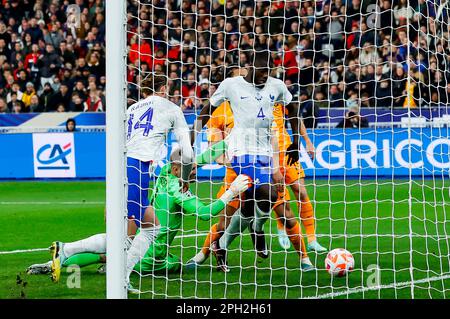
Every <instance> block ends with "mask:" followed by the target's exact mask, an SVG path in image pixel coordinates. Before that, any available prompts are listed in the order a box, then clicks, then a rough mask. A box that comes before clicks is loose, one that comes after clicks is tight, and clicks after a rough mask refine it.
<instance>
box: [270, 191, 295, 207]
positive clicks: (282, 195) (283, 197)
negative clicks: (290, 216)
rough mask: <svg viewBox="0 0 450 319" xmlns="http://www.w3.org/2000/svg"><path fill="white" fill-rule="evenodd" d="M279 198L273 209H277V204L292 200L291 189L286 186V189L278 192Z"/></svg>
mask: <svg viewBox="0 0 450 319" xmlns="http://www.w3.org/2000/svg"><path fill="white" fill-rule="evenodd" d="M277 193H278V198H277V201H276V202H275V204H274V205H273V207H272V209H275V208H276V207H277V206H280V205H281V204H283V203H284V202H289V201H290V200H291V195H289V190H288V189H287V187H286V186H285V187H284V190H283V191H282V192H277Z"/></svg>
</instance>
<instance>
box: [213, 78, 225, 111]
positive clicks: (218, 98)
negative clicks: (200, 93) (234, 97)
mask: <svg viewBox="0 0 450 319" xmlns="http://www.w3.org/2000/svg"><path fill="white" fill-rule="evenodd" d="M227 91H228V81H227V80H223V81H222V83H220V85H219V87H218V88H217V90H216V91H215V92H214V94H213V95H212V96H211V97H210V99H209V103H211V105H212V106H219V105H220V104H221V103H223V102H225V101H226V100H228V92H227Z"/></svg>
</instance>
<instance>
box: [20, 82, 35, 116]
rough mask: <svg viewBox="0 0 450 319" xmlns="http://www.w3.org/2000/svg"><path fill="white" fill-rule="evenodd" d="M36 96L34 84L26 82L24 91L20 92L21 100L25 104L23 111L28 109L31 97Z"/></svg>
mask: <svg viewBox="0 0 450 319" xmlns="http://www.w3.org/2000/svg"><path fill="white" fill-rule="evenodd" d="M33 96H36V91H35V90H34V84H33V83H32V82H28V83H27V85H26V89H25V92H24V93H23V94H22V102H23V104H24V106H25V112H28V111H29V110H30V104H31V98H32V97H33Z"/></svg>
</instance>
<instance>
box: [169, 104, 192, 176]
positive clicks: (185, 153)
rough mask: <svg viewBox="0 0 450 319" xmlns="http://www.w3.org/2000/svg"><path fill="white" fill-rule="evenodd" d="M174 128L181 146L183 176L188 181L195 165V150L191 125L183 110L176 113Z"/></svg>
mask: <svg viewBox="0 0 450 319" xmlns="http://www.w3.org/2000/svg"><path fill="white" fill-rule="evenodd" d="M173 128H174V133H175V136H176V139H177V141H178V143H179V144H180V148H181V164H182V167H181V178H182V179H183V181H187V180H189V176H190V175H191V171H192V166H193V165H194V151H193V150H192V145H191V137H190V134H189V126H188V125H187V123H186V119H185V118H184V115H183V112H182V111H181V110H179V112H177V114H176V117H175V121H174V125H173Z"/></svg>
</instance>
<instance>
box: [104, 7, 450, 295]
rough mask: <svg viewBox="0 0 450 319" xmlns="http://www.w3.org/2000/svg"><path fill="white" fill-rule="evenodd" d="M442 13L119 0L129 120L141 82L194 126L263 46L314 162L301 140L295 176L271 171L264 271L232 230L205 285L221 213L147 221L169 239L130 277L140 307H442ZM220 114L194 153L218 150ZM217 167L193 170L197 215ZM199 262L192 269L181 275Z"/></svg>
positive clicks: (445, 170) (445, 271)
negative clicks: (274, 303) (417, 301)
mask: <svg viewBox="0 0 450 319" xmlns="http://www.w3.org/2000/svg"><path fill="white" fill-rule="evenodd" d="M449 8H450V6H449V3H447V0H438V1H430V0H380V1H376V0H373V1H371V0H348V1H344V0H318V1H289V0H287V1H257V0H256V1H237V0H229V1H223V0H222V1H220V0H219V1H216V0H212V1H206V0H198V1H195V0H191V1H162V0H155V1H137V0H129V1H127V9H126V10H127V12H126V17H127V31H126V34H127V49H128V50H127V54H128V56H127V69H126V78H127V101H128V103H127V104H128V105H127V106H130V105H131V104H133V103H134V102H136V101H138V100H140V99H141V98H142V95H141V93H142V92H141V86H140V83H141V81H142V80H143V79H144V78H146V77H147V76H148V75H149V74H153V73H159V74H163V75H165V76H166V77H167V81H168V82H167V83H168V98H169V99H170V100H171V101H172V102H173V103H175V104H177V105H179V106H180V108H181V109H182V110H183V112H184V115H185V118H186V120H187V122H188V124H189V125H193V124H194V121H195V119H196V117H197V115H198V113H199V112H200V110H201V109H202V107H203V106H204V105H206V104H207V103H209V100H208V99H209V97H210V96H211V95H212V94H213V93H214V92H215V90H217V87H218V85H219V84H220V83H221V82H222V81H223V80H224V79H225V78H227V77H231V76H236V75H238V73H239V74H241V75H243V76H245V75H246V74H247V72H248V69H249V67H250V66H252V63H253V60H252V55H253V54H254V52H257V51H258V50H263V49H267V48H268V49H269V50H270V52H271V57H272V60H273V64H272V68H271V76H272V77H274V78H277V79H280V80H282V81H283V82H284V83H285V84H286V86H287V88H288V90H289V92H290V93H291V94H292V96H293V99H292V102H291V103H292V104H295V105H296V106H297V107H298V109H299V114H300V116H301V118H302V120H303V123H304V125H305V127H306V132H307V136H309V139H310V141H311V145H313V146H314V149H315V151H314V152H312V148H311V145H309V143H307V142H308V140H307V139H306V138H305V136H300V138H299V141H300V142H301V144H302V145H301V151H300V160H299V163H300V164H301V168H300V167H298V168H294V170H293V171H290V170H288V169H285V170H284V171H283V172H282V175H283V178H284V180H285V182H286V189H287V193H286V194H285V199H284V203H283V204H282V205H281V207H282V209H280V208H279V209H278V210H277V212H274V211H272V213H271V214H270V218H269V220H268V221H267V222H266V223H265V225H264V228H263V229H264V232H265V234H266V244H267V248H268V253H269V254H268V258H267V259H261V258H260V257H259V256H258V254H257V253H256V251H255V248H254V246H253V244H252V240H251V236H250V233H249V230H248V229H245V230H244V231H243V234H242V235H240V236H238V237H236V239H235V240H234V241H233V242H232V244H231V245H230V246H229V248H228V267H229V270H230V271H229V272H228V273H223V272H221V271H217V268H216V259H215V258H214V256H213V254H212V253H210V250H209V249H208V248H209V245H207V244H208V243H207V244H205V240H206V238H207V236H208V233H209V232H211V231H212V233H214V232H219V230H220V229H221V227H224V226H223V224H224V223H225V224H226V222H227V220H225V221H224V220H223V219H221V218H220V216H221V215H222V214H225V211H224V212H223V213H220V214H219V215H218V216H216V217H212V218H211V219H210V220H207V221H206V220H203V219H201V218H199V217H198V216H197V215H196V214H195V213H194V214H190V213H187V212H185V211H184V210H182V209H181V208H178V209H175V210H174V211H167V212H165V213H164V214H163V213H159V214H160V215H158V218H159V219H160V222H161V224H162V227H163V228H164V227H166V228H167V229H166V231H168V232H170V235H168V236H166V237H165V238H160V240H159V243H158V245H157V246H156V247H155V246H151V247H150V250H149V252H150V253H147V255H146V256H145V257H144V259H143V261H142V262H141V263H139V264H138V266H136V267H135V270H134V272H133V273H132V276H131V282H132V284H133V286H134V287H135V288H137V289H139V291H140V293H139V295H138V297H140V298H447V297H449V290H450V255H449V254H450V238H449V233H450V223H449V220H450V216H449V213H450V206H449V200H450V198H449V187H450V181H449V168H450V157H449V154H450V139H449V136H450V135H449V133H450V132H449V124H450V113H449V101H450V100H449V99H450V67H449V65H450V52H449V49H450V48H449V44H450V42H449V41H450V40H449V38H450V28H449V13H450V12H449V10H450V9H449ZM108 45H111V43H108ZM109 67H111V66H109ZM236 70H237V71H236ZM280 107H281V106H280ZM276 108H277V106H275V107H274V110H275V109H276ZM124 111H125V110H124ZM280 112H282V114H283V115H282V116H281V117H279V118H278V120H281V121H283V123H284V124H282V127H283V126H284V128H286V132H288V134H292V130H291V127H290V121H289V118H288V115H287V111H286V114H284V112H285V110H284V109H281V111H280ZM226 114H228V113H226ZM226 114H225V115H223V116H222V117H221V118H216V119H214V118H213V117H211V118H210V122H209V123H208V125H207V127H206V126H205V128H203V130H202V132H200V133H199V134H198V135H197V138H196V143H195V145H194V148H195V152H196V154H199V153H201V152H202V151H205V150H206V149H207V148H208V146H210V145H212V144H214V143H217V142H218V141H220V140H221V139H223V138H224V137H226V136H227V134H228V133H229V131H230V130H231V129H232V123H231V124H230V122H232V121H233V119H232V114H231V115H230V114H228V115H226ZM220 121H222V122H221V124H220ZM213 122H219V124H217V123H216V124H217V125H216V124H214V123H213ZM220 125H222V127H224V128H225V129H224V130H223V131H222V130H220ZM276 125H277V124H274V127H275V126H276ZM217 127H219V129H218V130H217ZM279 128H280V127H279ZM214 129H215V130H214ZM255 129H256V128H255ZM277 133H279V131H276V130H272V135H273V137H274V139H280V137H279V136H278V135H277ZM168 138H169V142H168V145H167V149H166V150H161V152H162V153H164V154H167V156H166V158H167V159H168V155H169V154H170V152H171V150H172V149H173V146H174V144H173V143H172V142H173V141H174V137H173V136H172V135H171V134H169V136H168ZM244 138H245V136H243V139H244ZM284 138H285V139H289V143H290V141H291V140H290V138H289V137H284ZM287 145H289V144H287ZM278 152H279V153H280V154H281V155H282V154H283V148H282V147H281V146H280V147H279V149H278ZM312 155H314V156H312ZM227 160H228V159H227V158H226V156H221V157H219V158H218V159H217V160H216V161H214V162H212V163H210V164H207V165H204V166H202V167H198V169H197V175H196V179H195V181H193V182H191V183H190V190H191V192H192V193H193V194H196V195H197V196H198V197H199V199H200V200H201V201H203V202H204V203H205V205H207V204H209V203H211V202H213V201H215V200H216V198H217V193H218V192H219V190H220V188H221V187H222V185H224V181H223V179H224V176H225V174H226V172H227V169H226V167H225V166H224V165H223V164H224V163H226V162H227ZM165 162H166V161H164V163H165ZM162 165H163V163H158V167H157V168H156V171H155V174H154V176H155V177H154V180H156V178H157V176H158V174H159V173H160V171H161V167H162ZM303 171H304V175H305V177H304V178H303V176H302V172H303ZM153 186H154V184H153V183H151V185H150V189H149V191H150V194H151V193H152V190H153ZM272 204H274V203H272ZM237 207H239V202H238V203H237ZM227 209H228V208H227ZM287 210H288V211H289V212H286V211H287ZM288 214H291V215H288ZM280 215H281V216H285V217H286V216H291V217H286V218H284V219H283V218H280V217H278V216H280ZM228 221H229V220H228ZM296 225H297V226H299V227H300V229H301V234H302V235H301V237H300V238H302V240H303V241H304V244H305V246H304V247H305V248H304V249H306V250H307V255H308V257H309V259H310V261H311V264H312V265H313V269H312V270H310V271H305V270H306V269H305V268H304V265H303V263H302V259H301V258H300V255H299V252H298V250H299V249H297V248H298V247H300V250H301V247H302V245H301V243H299V242H298V240H299V236H298V233H296V232H295V231H294V230H293V229H295V227H297V226H296ZM172 237H173V238H172ZM210 237H211V236H210ZM213 237H214V238H218V237H220V235H214V236H213ZM295 240H297V242H295ZM320 247H323V248H324V251H320V250H321V249H320ZM202 248H203V250H202ZM336 248H343V249H346V250H348V251H349V252H350V253H351V254H352V255H353V258H354V269H353V270H352V271H350V272H349V273H348V274H347V275H345V276H342V277H337V276H331V275H330V274H329V273H328V272H327V270H326V266H325V259H326V257H327V254H328V252H329V251H331V250H333V249H336ZM200 251H202V252H203V253H204V255H205V258H204V259H205V260H204V261H203V262H202V263H201V264H199V265H197V266H196V267H192V265H191V267H187V264H188V262H189V261H190V260H191V258H193V257H194V256H196V255H197V254H198V253H199V252H200ZM302 257H305V254H303V255H302ZM303 261H304V260H303Z"/></svg>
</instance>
